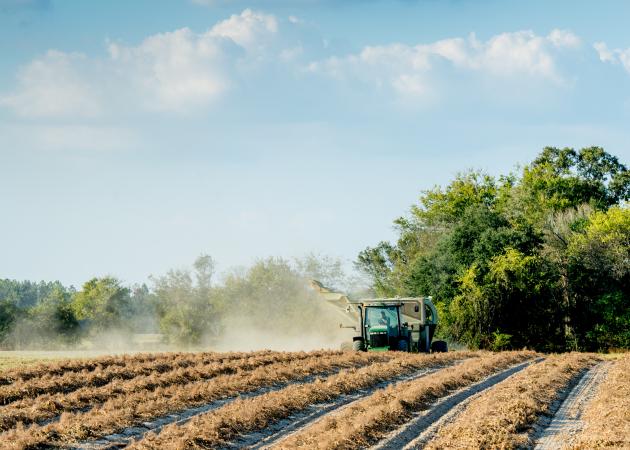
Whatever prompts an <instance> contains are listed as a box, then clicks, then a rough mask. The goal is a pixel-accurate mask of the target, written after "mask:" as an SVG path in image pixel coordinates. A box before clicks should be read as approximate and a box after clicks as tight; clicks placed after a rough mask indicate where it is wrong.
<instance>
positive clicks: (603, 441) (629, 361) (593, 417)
mask: <svg viewBox="0 0 630 450" xmlns="http://www.w3.org/2000/svg"><path fill="white" fill-rule="evenodd" d="M582 420H583V421H584V423H585V426H584V428H583V430H582V431H581V432H580V434H579V435H578V436H577V437H576V440H575V444H574V445H573V446H572V448H573V449H575V450H577V449H580V450H582V449H584V450H586V449H592V448H630V353H627V354H625V355H624V356H622V357H621V358H620V359H619V360H618V361H616V362H615V363H614V365H613V366H612V367H611V368H610V370H609V371H608V374H607V375H606V378H605V379H604V381H603V382H602V384H601V385H600V386H599V389H598V390H597V393H596V394H595V397H594V398H593V400H591V402H590V403H589V405H588V407H587V408H586V411H585V412H584V415H583V416H582Z"/></svg>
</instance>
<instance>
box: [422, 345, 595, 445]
mask: <svg viewBox="0 0 630 450" xmlns="http://www.w3.org/2000/svg"><path fill="white" fill-rule="evenodd" d="M597 360H598V357H596V356H594V355H589V354H584V353H569V354H564V355H560V356H550V357H548V358H547V359H546V360H545V361H544V362H542V363H540V364H536V365H532V366H530V367H528V368H527V369H525V370H523V371H522V372H520V373H518V374H516V375H514V376H512V377H510V378H508V379H507V380H505V381H503V382H501V383H499V384H497V385H496V386H494V387H492V388H491V389H489V390H488V391H486V392H485V393H484V394H482V395H480V396H479V397H477V398H476V399H475V400H473V401H471V402H470V403H469V404H468V405H467V406H466V408H465V409H464V411H463V412H462V413H461V414H460V415H459V417H458V419H457V420H455V421H454V422H453V423H451V424H449V425H447V426H445V427H444V428H442V429H441V430H440V431H439V432H438V434H437V435H436V437H435V439H433V440H432V441H431V442H430V443H429V445H428V446H427V447H426V448H428V449H444V448H523V447H531V445H532V442H530V440H531V439H530V437H531V435H530V433H529V431H531V430H532V427H533V425H534V424H535V423H536V422H537V421H538V419H539V417H540V416H541V415H543V414H547V413H548V412H549V409H550V406H551V404H552V402H553V401H554V400H555V399H556V397H557V395H558V392H561V391H562V390H565V389H567V388H568V386H569V385H570V383H571V381H572V380H574V379H575V377H576V376H578V375H579V374H580V373H581V372H583V371H584V370H586V369H587V368H588V367H590V366H592V365H593V364H594V363H595V362H596V361H597Z"/></svg>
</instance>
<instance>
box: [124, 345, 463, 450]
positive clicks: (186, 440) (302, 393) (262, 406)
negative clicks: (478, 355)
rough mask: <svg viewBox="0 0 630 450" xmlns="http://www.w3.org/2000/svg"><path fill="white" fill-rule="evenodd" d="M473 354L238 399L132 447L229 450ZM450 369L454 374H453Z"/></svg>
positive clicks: (422, 358)
mask: <svg viewBox="0 0 630 450" xmlns="http://www.w3.org/2000/svg"><path fill="white" fill-rule="evenodd" d="M473 355H474V354H471V353H469V352H453V353H442V354H437V355H412V354H406V353H402V354H399V356H397V357H396V358H395V359H393V360H391V361H388V362H385V363H375V364H372V365H370V366H367V367H364V368H361V369H355V370H348V371H343V372H341V373H339V374H336V375H332V376H330V377H328V378H327V379H325V380H316V381H315V382H312V383H308V384H303V385H291V386H288V387H286V388H284V389H282V390H279V391H275V392H271V393H267V394H263V395H260V396H257V397H253V398H249V399H239V400H236V401H234V402H231V403H229V404H227V405H225V406H223V407H221V408H218V409H216V410H215V411H213V412H211V413H207V414H203V415H199V416H197V417H195V418H193V419H192V420H191V421H190V422H189V423H188V424H186V425H183V426H175V425H171V426H168V427H165V428H164V429H163V430H162V431H161V432H160V433H159V434H157V435H156V434H150V435H147V436H146V437H145V438H144V439H142V440H140V441H138V442H136V443H134V444H132V445H131V446H130V448H133V449H136V450H138V449H148V448H151V449H153V448H187V447H193V448H196V447H199V448H215V447H219V446H222V445H226V444H227V443H229V442H230V441H231V440H233V439H235V438H236V437H238V436H239V435H240V434H241V433H248V432H253V431H256V430H262V429H264V428H265V427H267V426H268V425H269V424H271V423H274V422H277V421H279V420H281V419H283V418H287V417H289V416H290V415H291V414H293V413H295V412H297V411H300V410H303V409H305V408H307V407H308V406H310V405H314V404H317V403H322V402H327V401H332V400H334V399H335V398H337V397H339V396H341V395H344V394H350V393H353V392H356V391H358V390H361V389H366V388H370V387H373V386H375V385H377V384H379V383H381V382H383V381H386V380H391V379H394V378H397V377H400V376H401V375H405V374H411V373H413V372H416V371H418V370H420V369H423V368H426V369H428V368H433V367H442V366H445V365H447V364H449V363H452V362H454V361H457V360H459V359H463V358H469V357H471V356H473ZM449 370H450V369H449Z"/></svg>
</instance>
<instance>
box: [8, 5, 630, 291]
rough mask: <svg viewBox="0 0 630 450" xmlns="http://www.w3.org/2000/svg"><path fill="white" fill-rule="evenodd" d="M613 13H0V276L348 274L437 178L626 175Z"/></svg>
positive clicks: (629, 11) (629, 67) (389, 235)
mask: <svg viewBox="0 0 630 450" xmlns="http://www.w3.org/2000/svg"><path fill="white" fill-rule="evenodd" d="M628 17H630V2H627V1H603V2H586V1H575V0H574V1H560V0H558V1H554V2H548V1H536V0H533V1H517V0H514V1H510V2H505V1H494V0H488V1H482V0H478V1H472V0H450V1H449V0H444V1H438V0H424V1H421V0H389V1H379V0H364V1H353V0H337V1H333V0H291V1H290V0H268V1H262V0H250V1H248V2H242V1H236V0H234V1H231V0H170V1H161V0H134V1H122V0H120V1H117V0H113V1H109V2H85V1H79V0H74V1H73V0H64V1H61V0H0V199H1V201H2V203H1V208H0V278H12V279H30V280H60V281H62V282H64V283H67V284H74V285H75V286H80V285H81V284H82V283H83V282H84V281H86V280H87V279H89V278H91V277H94V276H104V275H113V276H116V277H118V278H120V279H121V280H122V281H123V282H125V283H129V284H132V283H140V282H144V281H146V280H147V278H148V276H149V275H151V274H154V275H160V274H162V273H165V272H166V271H167V270H169V269H171V268H181V267H186V266H189V265H190V264H191V263H192V261H193V260H194V259H195V257H196V256H198V255H199V254H202V253H203V254H210V255H211V256H212V257H213V258H214V259H215V260H216V261H217V264H218V269H219V271H227V270H229V269H230V268H231V267H236V266H247V265H249V264H251V263H252V262H254V261H255V260H256V259H257V258H264V257H268V256H280V257H284V258H294V257H300V256H302V255H304V254H307V253H311V252H312V253H319V254H325V255H330V256H334V257H338V258H341V259H343V261H345V262H346V264H347V265H348V266H349V267H350V266H351V262H352V261H353V260H354V259H355V258H356V255H357V253H358V252H359V251H361V250H362V249H364V248H365V247H366V246H369V245H375V244H377V243H378V242H379V241H381V240H392V239H395V231H394V229H393V228H392V221H393V220H394V219H395V218H396V217H399V216H401V215H404V214H406V213H407V211H408V210H409V207H410V205H412V204H413V203H414V202H416V201H417V199H418V197H419V195H420V193H421V192H422V191H423V190H425V189H430V188H432V187H433V186H435V185H444V184H446V183H448V182H449V180H451V179H452V178H453V177H454V176H455V175H456V174H457V172H460V171H464V170H466V169H478V170H484V171H487V172H489V173H490V174H494V175H499V174H502V173H507V172H509V171H512V170H515V169H516V167H517V166H518V165H519V164H521V165H522V164H526V163H528V162H529V161H531V160H532V159H533V158H534V157H535V156H536V154H537V153H538V152H539V151H540V150H541V149H542V148H543V147H545V146H557V147H565V146H568V147H574V148H582V147H587V146H591V145H598V146H602V147H604V148H605V149H606V150H607V151H608V152H610V153H612V154H614V155H616V156H617V157H619V158H620V160H621V162H622V163H624V164H629V163H630V28H629V27H628V26H627V18H628Z"/></svg>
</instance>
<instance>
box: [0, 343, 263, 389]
mask: <svg viewBox="0 0 630 450" xmlns="http://www.w3.org/2000/svg"><path fill="white" fill-rule="evenodd" d="M268 353H272V352H271V351H270V350H263V351H259V352H255V353H251V352H249V353H247V352H230V353H220V352H204V353H190V352H168V353H136V354H124V355H116V356H112V355H109V356H100V357H97V358H90V359H83V358H82V359H67V360H57V361H50V362H41V363H38V364H36V365H32V366H23V367H15V368H12V369H8V370H4V371H2V372H0V386H5V385H9V384H13V383H15V382H18V381H20V380H21V381H28V380H31V379H34V378H42V377H54V376H63V375H64V374H67V373H76V372H84V373H85V372H91V371H95V370H106V369H107V368H109V367H125V366H128V365H129V364H138V363H150V362H152V361H162V362H164V363H168V362H174V361H187V360H189V359H191V358H199V357H200V356H201V355H203V356H204V357H206V358H216V359H217V360H220V359H226V360H227V359H238V358H245V357H247V356H253V355H263V354H268Z"/></svg>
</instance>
